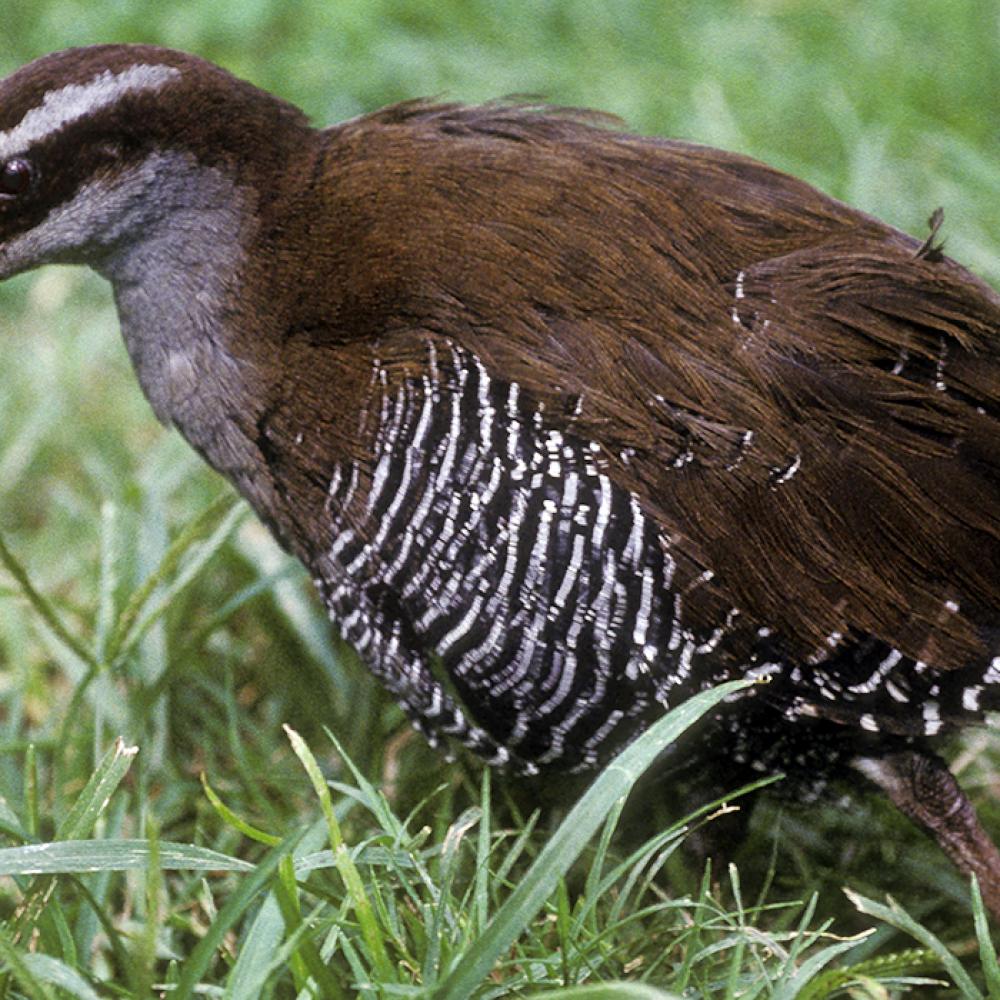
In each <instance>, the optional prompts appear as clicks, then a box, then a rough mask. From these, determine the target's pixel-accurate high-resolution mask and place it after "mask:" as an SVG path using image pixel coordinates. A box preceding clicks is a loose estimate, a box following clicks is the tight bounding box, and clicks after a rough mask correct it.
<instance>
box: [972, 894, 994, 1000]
mask: <svg viewBox="0 0 1000 1000" xmlns="http://www.w3.org/2000/svg"><path fill="white" fill-rule="evenodd" d="M970 881H971V885H972V917H973V920H974V922H975V928H976V939H977V940H978V941H979V963H980V965H982V967H983V977H984V978H985V979H986V991H987V992H988V993H989V996H990V1000H1000V968H998V967H997V950H996V948H995V947H994V945H993V939H992V937H991V936H990V925H989V919H988V917H987V916H986V908H985V907H984V906H983V897H982V893H980V891H979V879H977V878H976V876H975V875H973V876H972V878H971V880H970Z"/></svg>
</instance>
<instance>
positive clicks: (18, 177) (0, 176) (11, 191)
mask: <svg viewBox="0 0 1000 1000" xmlns="http://www.w3.org/2000/svg"><path fill="white" fill-rule="evenodd" d="M34 178H35V168H34V167H33V166H32V165H31V164H30V163H29V162H28V161H27V160H23V159H20V158H15V159H13V160H8V161H7V162H6V163H4V164H3V166H2V167H0V195H7V196H8V197H11V198H16V197H18V195H22V194H25V193H26V192H27V191H28V188H30V187H31V182H32V181H33V180H34Z"/></svg>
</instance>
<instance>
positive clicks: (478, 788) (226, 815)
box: [0, 0, 1000, 998]
mask: <svg viewBox="0 0 1000 1000" xmlns="http://www.w3.org/2000/svg"><path fill="white" fill-rule="evenodd" d="M998 27H1000V13H998V11H997V10H996V8H995V5H994V4H990V3H986V2H975V0H969V2H962V3H959V2H953V3H949V2H934V3H928V4H925V5H922V6H921V7H920V8H919V16H918V15H917V13H916V9H915V8H914V7H913V6H912V5H911V4H907V3H904V2H903V0H870V2H867V3H860V2H854V0H838V2H836V3H834V2H832V0H831V2H822V0H817V2H814V3H811V4H808V5H805V4H802V3H797V2H794V0H757V2H754V3H751V2H738V3H723V2H722V0H714V2H708V0H706V2H702V3H697V4H695V3H690V4H674V5H668V4H654V3H649V2H640V0H618V2H616V3H614V4H608V3H603V2H601V3H598V2H593V3H588V2H583V0H581V2H571V0H550V2H547V3H538V4H533V5H526V4H518V3H515V2H514V0H491V2H486V0H463V2H461V3H460V2H459V0H442V2H439V3H424V4H405V3H402V2H393V0H366V2H361V0H342V2H339V3H337V4H325V3H319V2H315V3H299V4H295V5H289V4H278V3H272V2H267V0H245V2H242V3H240V4H238V5H224V4H214V5H206V4H202V3H196V2H194V0H187V2H184V0H178V2H177V3H174V4H171V5H162V4H151V3H134V4H130V5H128V6H127V7H126V5H124V4H118V3H105V4H103V5H96V4H93V3H92V2H91V3H83V2H82V0H79V2H77V0H34V2H32V3H30V4H28V3H20V2H18V0H14V2H12V3H10V4H9V5H8V6H7V7H6V8H5V18H4V34H3V36H2V39H0V43H2V44H0V71H2V72H4V73H5V72H7V71H9V70H11V69H13V68H14V67H16V66H17V65H19V64H21V63H22V62H24V61H27V60H28V59H30V58H31V57H33V56H35V55H37V54H40V53H42V52H44V51H48V50H51V49H54V48H58V47H62V46H65V45H69V44H84V43H89V42H96V41H104V40H133V41H138V40H142V41H154V42H159V43H162V44H168V45H177V46H181V47H185V48H189V49H191V50H194V51H197V52H199V53H201V54H203V55H206V56H209V57H211V58H215V59H217V60H220V61H222V62H224V63H225V64H227V65H228V66H230V67H231V68H233V69H234V70H236V71H237V72H240V73H242V74H244V75H247V76H249V77H251V78H253V79H254V80H256V81H257V82H259V83H261V84H262V85H264V86H266V87H269V88H271V89H273V90H275V91H278V92H280V93H282V94H283V95H285V96H287V97H290V98H291V99H293V100H296V101H297V102H299V103H300V104H302V106H304V107H305V108H306V109H307V110H308V111H309V112H310V113H311V114H312V115H313V116H314V117H315V118H316V119H317V120H321V121H332V120H335V119H337V118H339V117H344V116H347V115H351V114H355V113H357V112H359V111H361V110H364V109H369V108H373V107H375V106H377V105H379V104H381V103H384V102H386V101H390V100H395V99H400V98H404V97H412V96H415V95H418V94H426V93H439V94H444V95H448V96H455V97H460V98H464V99H470V100H475V99H481V98H486V97H490V96H496V95H498V94H509V93H536V94H543V95H545V96H547V97H549V98H551V99H552V100H554V101H556V102H560V103H579V104H586V105H591V106H596V107H601V108H604V109H606V110H610V111H613V112H616V113H618V114H620V115H621V116H622V117H623V118H624V119H625V120H626V121H627V122H628V123H629V125H631V126H633V127H635V128H638V129H641V130H644V131H650V132H657V133H661V134H671V135H678V136H684V137H689V138H694V139H698V140H700V141H705V142H710V143H715V144H719V145H724V146H728V147H730V148H734V149H739V150H741V151H744V152H748V153H751V154H753V155H756V156H758V157H760V158H762V159H765V160H768V161H770V162H772V163H776V164H778V165H779V166H782V167H784V168H786V169H789V170H792V171H794V172H796V173H798V174H800V175H802V176H804V177H806V178H808V179H810V180H811V181H813V182H814V183H816V184H818V185H819V186H821V187H823V188H825V189H826V190H828V191H830V192H831V193H833V194H835V195H837V196H840V197H843V198H845V199H846V200H849V201H851V202H852V203H854V204H856V205H858V206H859V207H862V208H864V209H866V210H868V211H871V212H874V213H875V214H878V215H881V216H883V217H884V218H886V219H888V220H889V221H891V222H893V223H894V224H896V225H898V226H900V227H901V228H904V229H907V230H909V231H911V232H914V233H918V234H923V233H925V232H926V219H927V217H928V216H929V214H930V212H931V210H932V209H933V208H935V207H936V206H937V205H943V206H944V207H945V211H946V222H945V231H944V233H945V237H946V240H947V246H948V250H949V252H950V253H951V254H952V255H953V256H955V257H957V258H958V259H960V260H962V261H963V262H965V263H967V264H969V265H970V266H971V267H973V269H975V270H976V271H978V272H979V273H981V274H982V275H984V276H985V277H986V278H987V279H989V280H992V281H993V282H994V283H997V282H1000V255H998V253H997V247H998V246H1000V197H998V195H1000V173H998V172H997V170H996V168H995V164H996V162H997V158H998V153H1000V149H998V139H997V135H996V130H995V127H994V124H995V108H994V101H993V95H994V94H995V93H996V92H997V89H998V88H997V84H998V83H1000V80H998V74H1000V64H998V62H997V60H996V55H995V47H996V43H995V39H996V36H997V30H998ZM0 344H2V349H3V354H2V357H3V359H4V362H5V363H4V364H3V366H2V368H0V539H2V542H3V545H2V548H0V562H2V564H3V569H2V570H0V665H2V668H3V669H2V670H0V796H2V799H0V834H2V847H0V874H3V875H4V878H3V879H2V880H0V997H20V996H27V997H57V996H72V997H92V996H95V995H96V996H101V997H130V998H131V997H135V998H139V997H148V996H151V995H157V994H160V993H163V992H164V991H165V990H166V988H167V986H168V985H169V986H170V987H172V989H171V995H172V996H190V995H194V994H196V993H197V994H198V995H203V996H225V997H258V996H262V997H276V998H284V997H298V996H304V997H309V996H318V997H327V996H329V997H337V996H346V997H350V996H354V995H357V994H359V993H360V994H362V995H367V996H390V997H414V996H429V995H438V996H453V997H462V996H476V997H492V996H496V997H499V996H507V995H511V994H517V995H526V996H530V995H533V994H544V995H547V996H564V997H602V998H603V997H622V998H628V997H636V998H639V997H643V998H645V997H662V996H664V995H665V993H673V994H678V995H679V994H686V995H690V996H709V997H727V998H728V997H737V996H742V997H757V996H761V997H780V998H785V997H788V998H790V997H794V996H799V997H810V998H819V997H825V996H832V995H838V994H840V995H851V996H864V997H885V996H889V995H896V994H899V993H901V992H905V991H907V990H913V991H917V992H918V993H919V994H920V995H934V994H936V993H942V994H943V993H950V995H958V996H963V997H975V996H979V995H992V996H1000V972H998V969H997V963H996V959H995V956H994V955H993V952H992V946H991V945H990V943H989V934H988V930H987V927H986V924H985V920H984V918H983V916H982V912H981V907H977V905H976V903H975V901H974V899H973V898H971V897H970V893H969V888H968V887H967V886H966V885H964V884H963V883H962V881H961V880H960V879H959V878H958V876H957V875H956V874H955V873H954V872H953V871H952V870H951V869H950V868H949V867H948V865H947V863H946V861H945V860H944V859H943V858H942V857H941V856H940V855H939V853H938V852H937V851H936V850H935V849H934V848H933V846H932V845H930V844H928V843H927V842H926V841H925V840H924V839H923V838H922V837H921V836H920V835H919V834H918V833H917V832H916V831H914V830H913V829H912V828H911V827H910V826H909V825H908V824H906V823H905V821H903V820H901V819H900V818H899V817H898V816H896V815H894V814H893V813H892V811H891V810H890V809H889V808H887V807H886V806H885V805H884V804H882V803H879V802H878V801H876V800H872V799H869V798H867V797H866V796H864V795H863V794H859V793H858V792H857V791H855V790H850V789H846V790H844V793H843V794H844V798H843V799H841V800H838V801H832V802H829V803H825V804H821V805H818V806H816V807H812V808H809V809H790V808H787V807H786V806H784V805H782V804H781V802H780V800H775V799H772V800H770V801H769V802H768V803H767V804H765V806H764V807H763V808H760V809H758V810H757V812H756V814H755V816H754V821H753V823H752V826H751V830H750V834H749V837H748V841H747V843H746V844H745V845H744V847H743V848H742V850H741V851H740V853H739V854H738V855H737V857H736V858H735V861H736V862H737V866H735V867H732V868H730V869H728V870H726V871H720V872H714V873H703V872H701V871H699V870H696V869H694V868H693V867H692V865H691V862H690V860H689V858H688V856H687V855H685V854H684V852H683V851H682V850H679V846H680V845H681V844H682V842H683V838H684V835H685V834H684V829H685V823H684V819H685V817H684V815H683V810H682V809H679V808H678V807H676V806H674V805H673V804H671V803H670V802H669V799H668V796H666V795H665V794H664V795H663V796H662V797H661V796H658V795H657V796H653V797H650V792H649V790H648V789H646V792H645V797H644V798H640V803H641V804H640V807H639V811H640V812H641V813H643V814H651V818H650V816H644V817H643V818H645V819H646V826H645V827H643V825H642V823H636V822H635V821H634V819H633V820H631V821H630V820H629V819H628V815H627V813H626V814H624V815H623V814H622V806H621V797H622V795H623V794H624V792H625V790H626V788H627V786H629V785H630V784H631V780H632V776H633V775H634V774H635V773H636V772H637V770H638V767H637V766H636V765H629V766H628V768H627V769H626V770H622V769H621V768H618V769H615V770H609V771H608V772H605V774H604V775H602V776H601V778H600V779H599V781H600V782H603V783H604V784H598V785H595V789H596V791H595V790H592V791H591V793H590V794H591V796H595V795H596V798H586V799H580V800H579V803H580V804H578V805H575V799H576V797H577V796H578V795H579V794H580V793H581V791H582V790H581V789H576V788H574V789H573V790H572V794H570V793H569V792H568V791H567V790H565V789H563V788H560V787H553V785H552V784H551V783H550V784H544V783H539V782H534V783H530V782H527V783H526V782H521V783H517V782H512V781H510V780H508V779H504V778H503V777H502V776H497V775H493V776H490V775H489V774H487V773H485V772H483V771H482V770H481V769H480V768H479V767H478V766H477V765H476V764H475V763H474V762H471V761H469V760H466V759H464V758H463V759H460V760H458V761H456V762H455V763H453V764H450V765H443V764H442V761H441V759H440V758H439V757H437V756H436V755H435V754H433V753H432V752H431V751H430V750H428V749H427V748H426V747H425V746H424V745H423V744H422V743H421V741H420V740H419V739H418V738H416V737H415V736H413V735H412V734H411V732H410V731H409V729H408V728H407V726H406V725H405V723H404V721H403V719H402V716H401V714H400V713H399V711H398V710H397V709H396V708H395V706H394V705H393V704H392V703H391V702H390V701H389V699H387V698H386V697H385V696H384V695H383V694H382V693H381V692H380V691H379V690H378V689H377V687H376V686H375V684H374V682H373V681H372V680H371V679H370V678H369V677H368V676H367V675H366V674H365V672H364V671H363V670H362V669H360V668H359V667H358V665H357V664H356V663H355V662H354V660H353V656H352V654H351V653H350V651H349V650H346V649H343V648H341V647H339V646H338V645H337V644H336V642H335V641H334V640H333V639H332V637H331V636H330V635H329V630H328V626H327V622H326V619H325V615H324V613H323V612H322V609H321V608H320V607H319V606H318V604H317V602H316V601H315V600H314V598H313V597H312V595H311V592H310V589H309V585H308V581H307V580H305V579H304V574H303V573H302V572H301V571H300V570H299V569H298V568H297V567H296V566H295V565H293V564H292V563H290V562H289V560H288V559H287V558H286V557H285V556H283V555H282V554H281V553H280V552H279V551H278V550H277V549H276V547H275V546H274V544H273V543H272V542H271V541H270V539H269V538H268V536H267V534H266V532H264V530H263V529H262V528H261V527H260V526H259V525H258V524H257V523H256V522H255V521H254V520H253V519H252V517H251V516H249V515H248V514H247V513H246V511H245V509H244V508H243V506H242V505H241V504H235V505H234V504H233V502H232V498H231V495H230V494H229V492H228V491H227V489H226V488H225V486H224V485H223V484H222V483H221V482H220V481H219V479H218V478H217V477H215V476H214V475H213V474H212V473H210V472H209V471H207V470H206V469H204V468H203V467H202V466H201V464H200V463H199V462H198V460H197V459H196V458H195V457H194V456H193V455H192V454H191V453H190V452H189V450H188V449H187V448H186V447H185V446H184V445H183V443H182V442H181V441H179V440H178V439H177V437H176V436H175V435H172V434H169V433H167V432H165V431H163V430H162V429H161V428H159V427H157V426H156V424H155V423H154V421H153V420H152V418H151V416H150V413H149V410H148V407H147V406H146V404H145V402H144V401H143V400H142V398H141V396H140V394H139V390H138V388H137V387H136V385H135V383H134V379H133V377H132V374H131V372H130V370H129V366H128V361H127V358H126V356H125V353H124V349H123V347H122V346H121V344H120V343H119V340H118V337H117V331H116V321H115V316H114V312H113V308H112V306H111V304H110V299H109V296H108V293H107V289H106V288H105V287H104V286H103V285H102V284H101V283H100V282H99V281H98V280H97V279H96V278H94V277H92V276H90V275H87V274H85V273H83V272H80V271H74V270H65V269H64V270H59V269H49V270H46V271H43V272H40V273H38V274H34V275H28V276H25V277H23V278H19V279H16V280H14V281H12V282H9V283H7V284H6V285H5V286H3V287H2V288H0ZM688 711H690V709H688ZM681 721H683V720H681ZM285 724H287V725H289V726H291V727H292V729H293V731H294V733H295V734H296V735H295V736H294V737H292V736H291V734H290V733H286V731H285V730H284V729H283V725H285ZM678 724H679V723H678V720H677V719H676V718H674V719H672V720H670V721H669V722H668V723H667V725H668V726H671V725H678ZM119 737H120V738H121V739H120V741H119ZM653 742H654V743H655V737H654V740H653ZM135 747H137V748H138V751H137V752H133V748H135ZM651 747H652V744H645V745H642V746H639V747H637V748H634V749H636V752H640V751H642V750H643V749H645V750H646V751H647V752H648V751H650V750H651ZM953 759H954V760H955V761H956V767H957V769H958V770H959V771H960V774H961V778H962V781H963V784H964V785H965V787H966V788H968V789H969V790H970V794H971V795H972V796H973V798H974V799H975V800H976V801H977V804H978V806H979V809H980V811H981V814H982V815H983V817H984V820H985V822H986V824H987V825H988V826H989V827H991V828H992V829H993V830H1000V812H998V809H997V805H996V801H995V799H996V796H995V789H996V788H997V787H998V773H1000V770H998V769H1000V745H998V741H997V740H996V738H995V737H994V736H993V735H992V733H990V732H982V733H974V734H970V735H969V736H968V737H967V738H966V739H965V741H964V742H963V743H962V744H961V745H958V746H956V747H955V748H954V752H953ZM317 768H319V771H320V772H321V773H322V775H323V780H320V779H318V778H317V773H318V772H317ZM327 782H329V783H327ZM642 794H643V793H642V792H640V793H637V795H638V796H642ZM581 809H582V810H583V811H582V812H581V811H580V810H581ZM574 810H576V811H574ZM706 821H708V818H707V817H706V816H702V817H700V818H695V819H694V820H692V821H691V822H693V823H699V822H706ZM618 827H623V829H620V830H619V829H618ZM636 829H639V830H643V829H645V831H646V832H645V833H636V832H635V831H636ZM650 830H651V831H652V832H650ZM629 831H631V832H629ZM845 885H846V886H850V889H851V895H849V896H848V895H846V894H845V893H844V892H843V891H842V887H843V886H845ZM887 892H891V893H892V894H893V897H894V898H895V899H896V900H898V902H888V901H887V900H886V893H887ZM611 984H618V985H611ZM934 984H942V985H934ZM557 990H560V991H561V992H556V991H557Z"/></svg>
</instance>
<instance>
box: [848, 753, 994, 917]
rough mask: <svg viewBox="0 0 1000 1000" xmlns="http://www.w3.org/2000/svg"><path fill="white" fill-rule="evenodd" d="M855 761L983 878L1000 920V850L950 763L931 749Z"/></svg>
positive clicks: (962, 867)
mask: <svg viewBox="0 0 1000 1000" xmlns="http://www.w3.org/2000/svg"><path fill="white" fill-rule="evenodd" d="M852 765H853V766H854V768H856V769H857V770H858V771H860V772H861V773H862V774H863V775H865V777H867V778H869V779H870V780H871V781H873V782H874V783H875V784H876V785H878V786H879V788H881V789H882V790H883V791H884V792H885V793H886V795H888V796H889V798H890V799H891V800H892V801H893V802H894V803H895V805H896V807H897V808H898V809H899V810H900V811H901V812H903V813H904V814H905V815H907V816H909V817H910V819H912V820H913V821H914V822H916V823H919V824H920V825H921V826H923V827H924V828H925V829H926V830H928V831H929V832H930V833H931V834H932V835H933V837H934V839H935V840H936V841H937V842H938V844H939V845H940V846H941V849H942V850H943V851H944V852H945V854H947V855H948V857H949V858H951V860H952V861H953V862H954V863H955V864H956V865H957V866H958V869H959V871H961V872H962V873H963V874H964V875H971V874H974V875H975V876H976V878H978V879H979V889H980V891H981V892H982V895H983V902H984V903H985V904H986V907H987V909H988V910H989V911H990V913H992V914H993V918H994V920H996V921H998V922H1000V851H998V850H997V848H996V845H995V844H994V843H993V841H992V840H991V839H990V837H989V836H988V835H987V834H986V831H985V830H984V829H983V828H982V825H981V824H980V822H979V817H978V816H977V815H976V810H975V809H974V808H973V806H972V803H971V802H970V801H969V800H968V799H967V798H966V796H965V793H964V792H963V791H962V789H961V788H960V787H959V785H958V782H957V781H956V780H955V776H954V775H953V774H952V773H951V771H949V770H948V766H947V765H946V764H945V762H944V761H943V760H941V758H940V757H938V756H937V755H935V754H932V753H930V752H929V751H925V750H917V749H911V750H903V751H898V752H896V753H889V754H886V755H885V756H884V757H857V758H855V759H854V760H853V761H852Z"/></svg>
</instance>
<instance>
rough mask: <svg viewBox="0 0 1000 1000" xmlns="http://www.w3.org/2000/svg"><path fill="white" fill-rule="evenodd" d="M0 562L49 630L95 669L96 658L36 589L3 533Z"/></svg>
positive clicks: (0, 541) (0, 542)
mask: <svg viewBox="0 0 1000 1000" xmlns="http://www.w3.org/2000/svg"><path fill="white" fill-rule="evenodd" d="M0 563H2V564H3V566H4V568H5V569H6V570H7V572H8V573H10V575H11V576H12V577H14V579H15V580H16V581H17V584H18V587H20V590H21V594H22V595H23V596H24V597H25V599H26V600H27V601H28V603H29V604H30V605H31V606H32V608H34V610H35V613H36V614H37V615H38V616H39V617H40V618H41V619H42V621H44V622H45V624H46V625H47V626H48V627H49V631H51V633H52V634H53V635H54V636H55V637H56V638H57V639H58V640H59V641H60V642H61V643H62V644H63V645H64V646H65V647H66V648H67V649H69V650H70V651H71V652H72V653H74V654H75V655H76V656H78V657H79V658H80V659H81V660H82V661H83V662H84V663H86V664H87V665H88V666H90V667H91V668H93V669H94V670H96V669H97V667H98V663H97V658H96V657H95V656H94V654H93V653H92V652H91V651H90V650H89V649H87V647H86V646H84V645H83V643H82V642H80V641H79V639H77V638H76V636H75V635H73V633H72V632H70V630H69V629H68V628H66V626H65V625H64V624H63V622H62V618H60V617H59V614H58V612H57V611H56V609H55V608H54V607H53V606H52V602H51V601H49V600H48V599H47V598H45V597H43V596H42V594H41V593H40V592H39V591H38V590H37V589H36V587H35V585H34V584H33V583H32V582H31V577H30V576H29V575H28V571H27V570H26V569H25V568H24V566H23V565H22V564H21V562H20V561H19V560H18V559H17V557H16V556H15V555H14V553H13V552H11V550H10V549H9V548H8V547H7V543H6V542H5V541H4V537H3V534H2V533H0Z"/></svg>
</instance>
